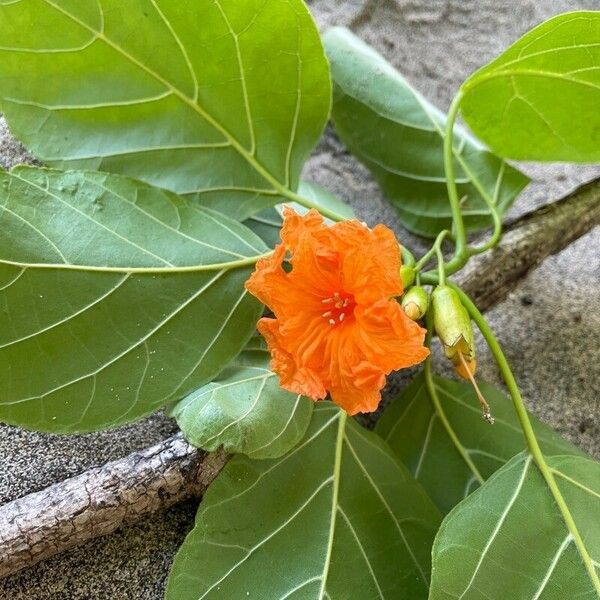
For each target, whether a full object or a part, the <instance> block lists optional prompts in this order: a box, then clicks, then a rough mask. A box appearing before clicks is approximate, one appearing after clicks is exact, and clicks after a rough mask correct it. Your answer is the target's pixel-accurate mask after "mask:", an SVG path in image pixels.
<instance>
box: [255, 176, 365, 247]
mask: <svg viewBox="0 0 600 600" xmlns="http://www.w3.org/2000/svg"><path fill="white" fill-rule="evenodd" d="M298 193H299V194H300V195H302V196H304V197H305V198H308V199H309V200H311V201H312V202H313V203H314V205H315V207H316V208H317V209H320V208H326V209H329V210H331V211H333V212H334V213H336V214H337V215H339V216H340V218H342V219H355V218H356V215H355V214H354V210H353V209H352V207H351V206H350V205H349V204H346V203H345V202H344V201H343V200H342V199H341V198H339V197H338V196H336V195H335V194H332V193H331V192H330V191H328V190H326V189H325V188H323V187H321V186H320V185H318V184H316V183H312V182H310V181H301V182H300V187H299V189H298ZM285 204H286V205H287V206H291V207H292V208H293V209H294V210H295V211H296V212H298V213H300V214H304V213H305V212H306V211H307V209H306V208H305V207H304V206H301V205H300V204H297V203H296V202H286V203H285ZM283 206H284V205H283V204H278V205H276V206H273V207H271V208H266V209H264V210H262V211H261V212H260V213H258V214H256V215H252V216H251V217H250V218H249V219H247V220H246V221H244V224H245V225H246V226H248V227H249V228H250V229H251V230H252V231H254V232H255V233H256V234H257V235H258V236H259V237H260V238H262V239H263V240H264V241H265V243H266V244H267V246H269V247H270V248H273V247H274V246H275V245H276V244H279V242H280V241H281V240H280V238H279V230H280V229H281V225H282V224H283V219H282V210H283ZM325 220H326V221H327V222H331V221H330V220H328V219H325Z"/></svg>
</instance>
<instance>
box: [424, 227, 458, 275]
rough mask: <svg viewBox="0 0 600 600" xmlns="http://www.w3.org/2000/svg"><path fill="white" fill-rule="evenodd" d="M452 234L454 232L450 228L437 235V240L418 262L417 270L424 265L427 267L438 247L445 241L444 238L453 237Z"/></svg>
mask: <svg viewBox="0 0 600 600" xmlns="http://www.w3.org/2000/svg"><path fill="white" fill-rule="evenodd" d="M451 236H452V232H451V231H450V230H449V229H444V230H443V231H440V232H439V233H438V235H437V237H436V238H435V242H433V245H432V246H431V248H430V249H429V250H428V251H427V253H426V254H424V255H423V256H422V257H421V258H420V259H419V261H418V262H417V264H416V265H415V271H417V272H418V271H420V270H421V269H423V267H425V266H426V265H427V263H428V262H429V261H430V260H431V259H432V258H433V257H434V255H435V254H436V247H437V246H438V245H439V246H440V247H441V244H442V242H443V241H444V239H445V238H446V237H451Z"/></svg>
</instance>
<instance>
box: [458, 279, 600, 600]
mask: <svg viewBox="0 0 600 600" xmlns="http://www.w3.org/2000/svg"><path fill="white" fill-rule="evenodd" d="M448 285H450V286H451V287H452V288H453V289H454V290H455V291H456V293H457V294H458V295H459V297H460V300H461V302H462V303H463V306H464V307H465V308H466V309H467V311H468V312H469V314H470V315H471V318H472V319H473V321H475V323H476V325H477V327H478V328H479V330H480V331H481V333H482V335H483V337H484V338H485V341H486V342H487V345H488V346H489V348H490V350H491V352H492V354H493V356H494V359H495V360H496V363H497V364H498V368H499V369H500V373H501V374H502V377H503V379H504V382H505V383H506V387H507V388H508V391H509V393H510V395H511V398H512V401H513V404H514V407H515V411H516V413H517V417H518V419H519V422H520V424H521V429H522V430H523V434H524V436H525V439H526V441H527V446H528V448H529V452H530V453H531V454H532V455H533V458H534V460H535V462H536V464H537V466H538V468H539V470H540V472H541V474H542V476H543V478H544V479H545V481H546V484H547V485H548V488H549V489H550V492H551V494H552V496H553V497H554V500H555V502H556V504H557V505H558V508H559V510H560V513H561V515H562V517H563V520H564V522H565V524H566V526H567V529H568V530H569V531H570V533H571V535H572V536H573V539H574V541H575V545H576V546H577V549H578V550H579V554H580V555H581V558H582V560H583V562H584V564H585V568H586V570H587V572H588V574H589V576H590V579H591V580H592V583H593V585H594V587H595V589H596V592H598V593H599V594H600V579H599V578H598V575H597V573H596V571H595V569H594V564H593V562H592V559H591V557H590V555H589V552H588V550H587V548H586V547H585V544H584V542H583V538H582V537H581V534H580V533H579V529H578V528H577V524H576V523H575V520H574V519H573V515H572V514H571V511H570V510H569V507H568V506H567V503H566V501H565V499H564V497H563V495H562V493H561V491H560V488H559V487H558V484H557V483H556V479H555V478H554V475H553V473H552V470H551V469H550V467H549V466H548V463H547V462H546V459H545V457H544V454H543V452H542V449H541V448H540V445H539V443H538V441H537V438H536V436H535V432H534V431H533V427H532V426H531V421H530V420H529V415H528V414H527V409H526V408H525V405H524V403H523V398H522V397H521V392H520V391H519V387H518V386H517V382H516V380H515V377H514V375H513V372H512V370H511V368H510V366H509V364H508V361H507V360H506V356H505V355H504V352H503V351H502V348H501V347H500V344H499V343H498V340H497V339H496V336H495V335H494V333H493V331H492V330H491V328H490V326H489V325H488V324H487V322H486V320H485V318H484V317H483V315H482V314H481V313H480V312H479V310H478V309H477V307H476V306H475V304H473V302H472V301H471V299H470V298H469V297H468V296H467V295H466V294H465V293H464V292H463V291H462V290H461V289H460V288H459V287H458V286H456V285H454V284H452V283H449V284H448Z"/></svg>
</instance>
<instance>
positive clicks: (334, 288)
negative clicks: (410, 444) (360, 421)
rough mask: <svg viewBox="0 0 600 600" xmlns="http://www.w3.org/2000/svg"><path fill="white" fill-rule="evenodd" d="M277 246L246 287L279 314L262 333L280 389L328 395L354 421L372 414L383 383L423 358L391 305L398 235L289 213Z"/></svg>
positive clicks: (418, 342) (410, 324) (410, 325)
mask: <svg viewBox="0 0 600 600" xmlns="http://www.w3.org/2000/svg"><path fill="white" fill-rule="evenodd" d="M281 239H282V242H283V243H282V244H279V245H278V246H277V247H276V248H275V251H274V253H273V254H272V255H271V256H270V257H269V258H265V259H263V260H261V261H259V262H258V263H257V265H256V270H255V272H254V273H253V274H252V276H251V277H250V279H249V280H248V281H247V282H246V288H247V289H248V290H249V291H250V293H252V294H253V295H254V296H256V297H257V298H258V299H259V300H261V302H263V303H264V304H266V305H267V306H268V307H269V308H270V309H271V310H272V311H273V313H274V314H275V318H274V319H271V318H262V319H260V321H259V322H258V329H259V331H260V332H261V333H262V334H263V336H264V337H265V339H266V340H267V343H268V345H269V350H270V351H271V357H272V361H271V366H272V368H273V370H274V371H275V372H276V373H277V374H278V375H279V378H280V383H281V386H282V387H284V388H285V389H287V390H290V391H292V392H295V393H297V394H303V395H305V396H308V397H310V398H313V399H314V400H318V399H322V398H325V396H326V395H327V392H329V394H330V395H331V398H332V399H333V401H334V402H335V403H336V404H339V405H340V406H341V407H343V408H344V409H345V410H346V411H347V412H348V413H349V414H351V415H353V414H355V413H357V412H370V411H373V410H375V409H376V408H377V405H378V404H379V401H380V400H381V394H380V391H381V388H383V386H384V385H385V376H386V375H387V374H388V373H390V372H391V371H393V370H395V369H401V368H404V367H409V366H411V365H415V364H417V363H420V362H421V361H422V360H424V359H425V358H426V356H427V355H428V353H429V352H428V350H427V348H425V347H424V346H423V339H424V337H425V330H424V329H422V328H421V327H419V325H417V324H416V323H415V322H414V321H411V320H410V319H409V318H408V317H407V316H406V315H405V314H404V311H403V310H402V309H401V308H400V305H399V304H398V302H396V300H395V299H394V296H399V295H400V294H401V293H402V283H401V282H400V277H399V273H400V249H399V247H398V243H397V241H396V239H395V237H394V234H393V233H392V232H391V231H390V230H389V229H388V228H387V227H385V226H384V225H377V226H376V227H375V228H373V229H369V228H368V227H367V226H366V225H363V224H361V223H359V222H358V221H345V222H342V223H337V224H335V225H333V226H331V227H330V226H327V225H326V224H325V223H324V222H323V218H322V217H321V215H320V214H319V213H318V212H317V211H316V210H310V211H309V212H308V213H307V214H306V215H304V216H300V215H299V214H297V213H296V212H295V211H293V210H292V209H291V208H286V209H285V211H284V223H283V228H282V230H281ZM286 267H287V268H286Z"/></svg>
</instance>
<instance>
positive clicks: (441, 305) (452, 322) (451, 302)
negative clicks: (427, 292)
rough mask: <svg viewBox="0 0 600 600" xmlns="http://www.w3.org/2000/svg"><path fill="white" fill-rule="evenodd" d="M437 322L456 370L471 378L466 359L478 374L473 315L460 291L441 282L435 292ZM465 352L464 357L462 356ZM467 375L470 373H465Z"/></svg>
mask: <svg viewBox="0 0 600 600" xmlns="http://www.w3.org/2000/svg"><path fill="white" fill-rule="evenodd" d="M431 305H432V308H433V323H434V326H435V331H436V333H437V334H438V337H439V338H440V341H441V343H442V347H443V348H444V354H445V355H446V356H447V357H448V358H449V359H450V360H451V361H452V364H453V365H454V367H455V369H456V372H457V373H458V374H459V375H460V376H461V377H464V378H465V379H469V377H468V374H467V369H466V368H465V363H466V365H467V366H468V368H469V370H470V371H471V374H472V375H474V374H475V368H476V366H477V363H476V361H475V341H474V338H473V328H472V326H471V318H470V317H469V313H468V312H467V309H466V308H465V307H464V306H463V305H462V303H461V301H460V298H459V297H458V294H457V293H456V292H455V291H454V290H453V289H452V288H451V287H448V286H446V285H439V286H438V287H436V288H435V290H433V293H432V295H431ZM461 354H462V356H463V358H464V361H462V360H461V357H460V355H461ZM465 375H466V377H465Z"/></svg>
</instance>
